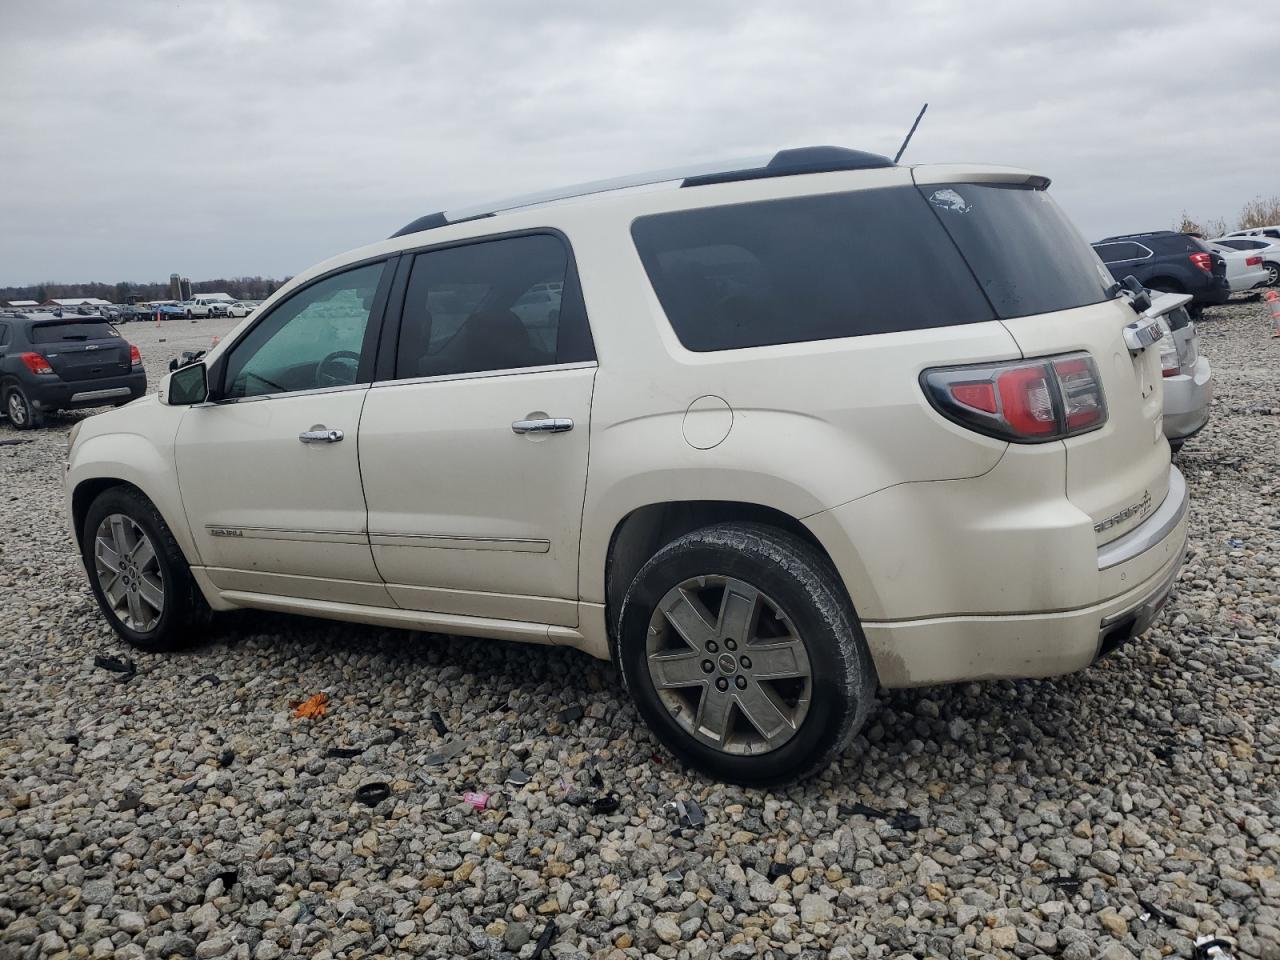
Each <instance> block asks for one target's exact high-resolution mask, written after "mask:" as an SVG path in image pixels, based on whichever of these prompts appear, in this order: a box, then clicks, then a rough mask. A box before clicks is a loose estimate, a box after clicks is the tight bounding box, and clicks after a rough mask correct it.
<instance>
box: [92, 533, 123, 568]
mask: <svg viewBox="0 0 1280 960" xmlns="http://www.w3.org/2000/svg"><path fill="white" fill-rule="evenodd" d="M93 545H94V548H95V549H96V551H97V557H98V562H99V563H100V564H102V565H103V566H104V567H106V568H107V569H108V570H110V571H111V572H112V573H119V572H120V555H119V554H117V553H116V552H115V550H113V549H112V548H111V545H110V544H109V543H107V542H106V541H105V540H103V539H102V538H101V537H99V538H98V539H97V540H95V541H94V544H93Z"/></svg>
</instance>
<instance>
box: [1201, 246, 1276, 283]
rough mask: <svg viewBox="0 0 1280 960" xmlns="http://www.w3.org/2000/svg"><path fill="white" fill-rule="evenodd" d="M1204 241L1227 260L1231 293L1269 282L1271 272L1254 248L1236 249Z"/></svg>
mask: <svg viewBox="0 0 1280 960" xmlns="http://www.w3.org/2000/svg"><path fill="white" fill-rule="evenodd" d="M1206 242H1207V243H1208V245H1209V249H1210V250H1212V251H1213V252H1214V253H1217V254H1220V255H1221V256H1222V259H1223V260H1225V261H1226V262H1227V283H1228V284H1230V285H1231V292H1232V293H1244V292H1245V291H1246V290H1252V289H1253V288H1254V287H1265V286H1267V284H1269V283H1270V282H1271V273H1270V271H1269V270H1267V266H1266V264H1265V263H1263V261H1262V254H1260V253H1258V252H1256V251H1254V250H1237V249H1236V248H1235V247H1228V246H1226V245H1225V244H1223V243H1219V242H1217V241H1214V240H1210V241H1206Z"/></svg>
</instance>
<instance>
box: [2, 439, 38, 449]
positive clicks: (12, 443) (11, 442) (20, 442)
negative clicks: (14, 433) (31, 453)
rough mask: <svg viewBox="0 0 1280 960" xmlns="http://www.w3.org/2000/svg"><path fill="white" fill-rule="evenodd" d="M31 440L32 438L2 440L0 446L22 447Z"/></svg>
mask: <svg viewBox="0 0 1280 960" xmlns="http://www.w3.org/2000/svg"><path fill="white" fill-rule="evenodd" d="M30 442H31V441H30V440H0V447H20V446H22V445H23V444H24V443H30Z"/></svg>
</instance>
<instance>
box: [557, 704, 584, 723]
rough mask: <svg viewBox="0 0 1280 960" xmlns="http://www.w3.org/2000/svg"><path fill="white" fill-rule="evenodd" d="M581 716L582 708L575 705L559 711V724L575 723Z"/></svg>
mask: <svg viewBox="0 0 1280 960" xmlns="http://www.w3.org/2000/svg"><path fill="white" fill-rule="evenodd" d="M582 716H583V714H582V708H581V707H580V706H578V705H577V704H576V703H575V704H574V705H573V706H572V707H565V708H564V709H563V710H561V711H560V722H561V723H577V722H578V721H579V720H581V719H582Z"/></svg>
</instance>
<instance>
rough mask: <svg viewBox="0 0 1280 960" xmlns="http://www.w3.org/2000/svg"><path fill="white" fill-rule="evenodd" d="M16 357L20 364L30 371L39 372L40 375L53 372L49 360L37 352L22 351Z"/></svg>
mask: <svg viewBox="0 0 1280 960" xmlns="http://www.w3.org/2000/svg"><path fill="white" fill-rule="evenodd" d="M18 359H19V360H21V361H22V365H23V366H24V367H26V368H27V369H28V370H30V371H31V372H32V373H35V374H39V375H41V376H43V375H45V374H51V373H53V367H51V366H49V361H48V360H46V359H45V358H44V357H42V356H40V354H38V353H24V354H21V355H19V357H18Z"/></svg>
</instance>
